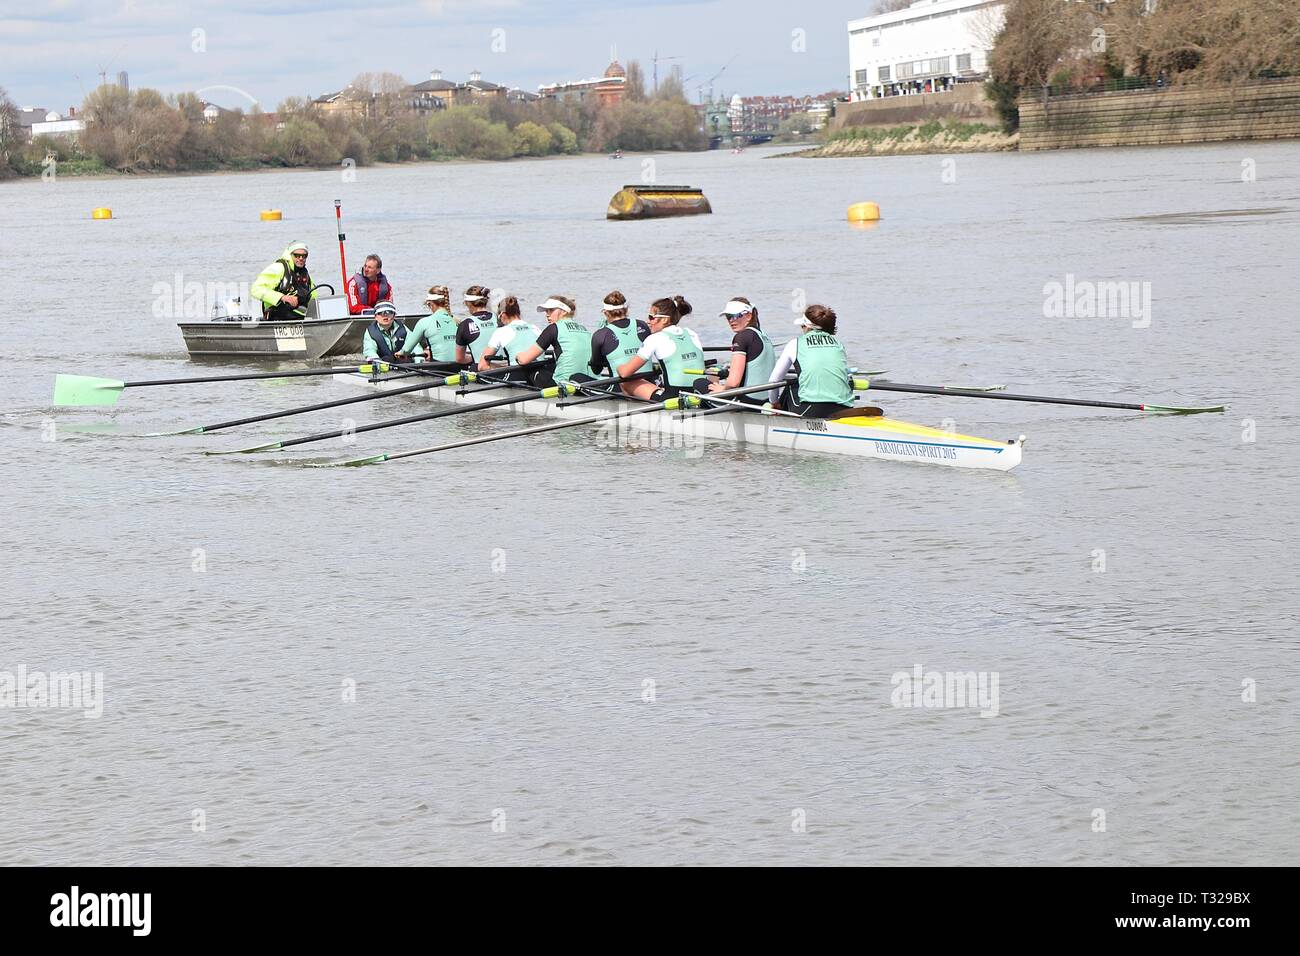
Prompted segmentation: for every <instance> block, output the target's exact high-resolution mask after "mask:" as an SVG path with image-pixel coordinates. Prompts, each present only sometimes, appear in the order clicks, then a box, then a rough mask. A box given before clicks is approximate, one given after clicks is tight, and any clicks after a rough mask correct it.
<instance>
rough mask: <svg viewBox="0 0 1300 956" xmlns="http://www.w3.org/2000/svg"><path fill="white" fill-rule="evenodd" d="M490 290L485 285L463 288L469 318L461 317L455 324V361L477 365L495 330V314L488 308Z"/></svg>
mask: <svg viewBox="0 0 1300 956" xmlns="http://www.w3.org/2000/svg"><path fill="white" fill-rule="evenodd" d="M491 294H492V291H491V290H490V289H488V288H487V286H481V285H472V286H470V287H469V288H468V289H466V290H465V308H466V310H467V311H468V312H469V318H466V319H461V320H460V323H459V324H458V325H457V326H456V361H457V362H459V363H460V364H461V365H477V364H478V360H479V359H480V358H481V357H482V352H483V349H485V348H487V344H488V339H490V338H492V333H493V332H494V331H495V330H496V327H497V320H496V316H494V315H493V314H492V310H491V309H490V308H488V297H489V296H490V295H491Z"/></svg>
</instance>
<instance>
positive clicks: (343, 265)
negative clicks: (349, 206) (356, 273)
mask: <svg viewBox="0 0 1300 956" xmlns="http://www.w3.org/2000/svg"><path fill="white" fill-rule="evenodd" d="M342 205H343V203H342V201H341V200H338V199H336V200H334V219H335V221H336V222H337V223H338V226H339V268H340V269H342V270H343V289H344V290H345V291H346V290H347V287H348V260H347V258H346V257H345V256H344V254H343V240H344V239H345V238H346V236H344V235H343V211H342V208H341V207H342Z"/></svg>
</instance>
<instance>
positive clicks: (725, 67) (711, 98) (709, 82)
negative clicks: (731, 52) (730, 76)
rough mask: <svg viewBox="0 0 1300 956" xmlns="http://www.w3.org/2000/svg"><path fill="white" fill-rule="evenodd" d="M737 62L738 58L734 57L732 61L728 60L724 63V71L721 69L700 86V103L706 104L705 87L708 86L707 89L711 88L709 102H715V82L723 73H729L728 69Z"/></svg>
mask: <svg viewBox="0 0 1300 956" xmlns="http://www.w3.org/2000/svg"><path fill="white" fill-rule="evenodd" d="M739 55H740V54H739V53H738V54H736V56H739ZM735 62H736V57H735V56H733V57H732V58H731V59H730V60H728V61H727V62H726V63H724V64H723V65H722V69H720V70H719V71H718V72H717V73H714V74H713V75H712V76H711V77H709V79H708V80H707V81H706V82H705V83H701V84H700V89H699V93H700V102H701V103H703V102H704V87H705V86H707V87H708V88H709V102H710V103H712V102H713V81H714V80H716V79H717V78H718V77H720V76H721V75H722V74H723V73H726V72H727V67H729V66H731V64H733V63H735Z"/></svg>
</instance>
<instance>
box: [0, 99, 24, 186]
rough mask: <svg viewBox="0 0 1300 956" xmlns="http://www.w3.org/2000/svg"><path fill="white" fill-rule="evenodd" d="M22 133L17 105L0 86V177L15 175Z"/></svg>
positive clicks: (5, 177)
mask: <svg viewBox="0 0 1300 956" xmlns="http://www.w3.org/2000/svg"><path fill="white" fill-rule="evenodd" d="M22 145H23V133H22V127H21V126H19V125H18V107H17V106H15V105H14V102H13V100H11V99H9V94H8V93H6V92H5V88H4V87H3V86H0V179H8V178H9V177H10V176H14V175H17V172H18V170H17V162H18V158H19V153H20V152H21V150H22Z"/></svg>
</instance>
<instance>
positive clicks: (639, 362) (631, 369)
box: [614, 355, 645, 378]
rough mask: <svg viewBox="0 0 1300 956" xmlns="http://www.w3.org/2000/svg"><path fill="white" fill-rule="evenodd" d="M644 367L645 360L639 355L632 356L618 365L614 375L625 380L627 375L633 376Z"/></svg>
mask: <svg viewBox="0 0 1300 956" xmlns="http://www.w3.org/2000/svg"><path fill="white" fill-rule="evenodd" d="M644 365H645V359H643V358H642V357H641V356H639V355H633V356H632V357H631V358H630V359H628V360H627V361H626V362H624V363H623V364H622V365H620V366H619V367H618V370H617V371H615V372H614V374H615V375H617V376H618V377H619V378H627V377H628V376H629V375H635V374H636V373H637V372H639V371H641V368H642V366H644Z"/></svg>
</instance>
